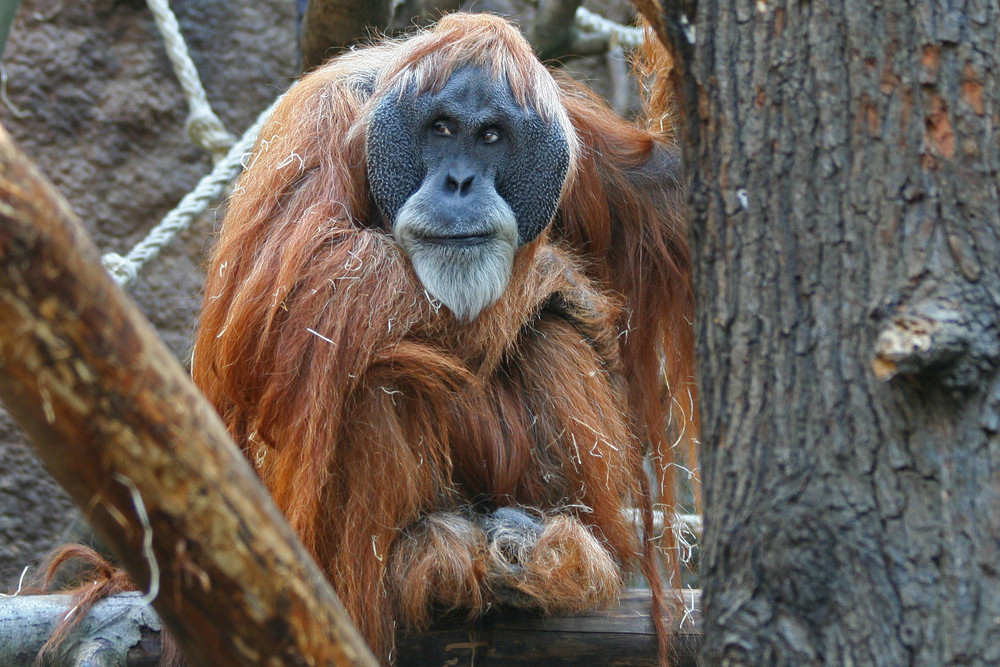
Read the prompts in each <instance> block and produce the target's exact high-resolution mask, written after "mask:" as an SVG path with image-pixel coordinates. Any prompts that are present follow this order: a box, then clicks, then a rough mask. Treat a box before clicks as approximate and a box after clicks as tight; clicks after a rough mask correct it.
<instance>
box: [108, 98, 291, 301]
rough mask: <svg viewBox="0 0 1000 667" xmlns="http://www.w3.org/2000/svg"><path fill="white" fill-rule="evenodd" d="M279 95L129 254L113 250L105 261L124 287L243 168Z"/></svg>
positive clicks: (117, 280)
mask: <svg viewBox="0 0 1000 667" xmlns="http://www.w3.org/2000/svg"><path fill="white" fill-rule="evenodd" d="M282 97H283V96H279V97H278V99H277V100H275V101H274V103H273V104H272V105H271V106H270V107H268V109H267V110H266V111H264V112H263V113H261V114H260V115H259V116H258V117H257V120H256V121H255V122H254V124H253V125H251V126H250V127H249V128H248V129H247V131H246V133H245V134H244V135H243V138H242V139H240V140H239V141H238V142H236V143H235V144H233V145H232V147H231V148H230V149H229V152H228V153H226V155H225V157H223V158H222V159H221V160H220V161H219V162H217V163H216V164H215V167H214V168H213V169H212V171H211V172H209V173H208V174H207V175H206V176H205V177H203V178H202V179H201V181H199V182H198V185H196V186H195V188H194V190H192V191H191V192H189V193H187V194H186V195H184V198H183V199H181V201H180V203H179V204H177V207H176V208H174V210H172V211H170V213H167V215H166V216H164V217H163V220H161V221H160V223H159V224H158V225H156V227H154V228H153V229H151V230H150V232H149V234H148V235H147V236H146V238H145V239H143V240H142V241H140V242H139V243H138V244H136V246H135V247H134V248H132V250H131V251H129V253H128V255H126V256H125V257H122V256H121V255H119V254H118V253H114V252H109V253H107V254H106V255H104V257H102V258H101V259H102V261H103V263H104V266H105V268H106V269H107V270H108V272H109V273H111V277H112V278H114V279H115V282H116V283H118V285H119V286H121V287H122V288H125V287H128V286H129V285H130V284H131V283H132V282H133V281H135V279H136V277H137V276H138V274H139V269H141V268H142V267H143V266H144V265H145V264H146V262H148V261H149V260H151V259H153V258H154V257H156V256H157V255H159V254H160V251H161V250H162V249H163V248H164V247H165V246H166V245H168V244H169V243H170V242H171V241H173V240H174V238H176V236H177V234H179V233H180V232H182V231H184V230H185V229H187V228H188V227H190V226H191V221H192V220H194V219H195V218H196V217H198V216H199V215H201V214H202V213H204V211H205V209H206V208H208V205H209V204H211V203H212V201H214V200H215V199H216V198H218V197H219V196H220V195H221V194H222V193H223V192H224V191H225V189H226V187H227V186H228V185H229V184H230V183H231V182H232V181H233V179H235V178H236V177H237V176H238V175H239V173H240V172H241V171H242V170H243V156H244V155H246V154H247V153H249V152H250V151H251V150H253V144H254V141H255V140H256V139H257V134H258V133H259V132H260V128H261V126H263V124H264V121H266V120H267V118H268V117H269V116H270V115H271V112H272V111H273V110H274V108H275V107H276V106H277V105H278V103H279V102H280V101H281V99H282Z"/></svg>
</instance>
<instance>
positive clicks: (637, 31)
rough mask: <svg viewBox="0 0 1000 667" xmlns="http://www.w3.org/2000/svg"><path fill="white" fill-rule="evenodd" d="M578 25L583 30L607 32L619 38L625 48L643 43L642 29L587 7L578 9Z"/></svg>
mask: <svg viewBox="0 0 1000 667" xmlns="http://www.w3.org/2000/svg"><path fill="white" fill-rule="evenodd" d="M576 25H577V27H578V28H580V30H581V31H582V32H606V33H611V34H613V35H614V36H615V37H617V38H618V45H619V46H621V47H622V48H623V49H634V48H636V47H637V46H639V45H640V44H642V29H641V28H631V27H629V26H624V25H622V24H620V23H615V22H614V21H612V20H610V19H606V18H604V17H603V16H601V15H600V14H595V13H594V12H592V11H590V10H589V9H587V8H585V7H579V8H577V10H576Z"/></svg>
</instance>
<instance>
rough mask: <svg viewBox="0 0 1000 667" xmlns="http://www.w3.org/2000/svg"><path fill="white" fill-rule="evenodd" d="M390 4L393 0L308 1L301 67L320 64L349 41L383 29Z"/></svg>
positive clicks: (391, 12) (302, 38)
mask: <svg viewBox="0 0 1000 667" xmlns="http://www.w3.org/2000/svg"><path fill="white" fill-rule="evenodd" d="M393 7H394V2H393V0H309V4H308V6H307V7H306V11H305V13H304V15H303V17H302V33H301V37H300V48H301V51H302V70H303V71H305V70H308V69H312V68H313V67H316V66H318V65H321V64H322V63H324V62H325V61H326V60H328V59H329V58H331V57H333V56H335V55H336V54H338V53H340V52H341V51H343V50H344V49H346V48H348V47H349V46H351V45H352V44H356V43H358V42H359V41H361V40H363V39H365V38H366V37H375V36H377V35H378V32H379V31H385V30H386V29H387V28H388V27H389V23H390V22H391V21H392V14H393ZM373 31H374V32H373Z"/></svg>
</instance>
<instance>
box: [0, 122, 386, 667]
mask: <svg viewBox="0 0 1000 667" xmlns="http://www.w3.org/2000/svg"><path fill="white" fill-rule="evenodd" d="M0 323H2V325H0V398H2V399H3V401H4V402H5V404H6V405H7V407H8V408H9V410H10V413H11V414H12V415H13V416H14V418H15V419H17V421H18V422H19V423H20V425H21V426H22V428H24V430H25V431H26V432H27V433H28V434H29V435H30V436H31V438H32V441H33V443H34V445H35V447H36V448H37V450H38V452H39V454H40V455H41V457H42V459H43V460H44V461H45V463H46V465H47V466H48V468H49V470H50V471H51V472H52V475H53V476H54V477H55V478H56V479H57V480H58V481H59V482H60V483H61V484H62V485H63V486H64V487H65V489H66V491H67V492H68V493H69V494H70V495H71V496H72V497H73V499H74V501H75V502H76V503H77V504H78V505H79V506H80V507H81V508H82V509H83V510H84V512H85V513H86V514H87V518H88V520H89V521H90V523H91V525H92V526H93V527H94V529H95V530H96V532H97V534H98V535H99V536H100V537H101V538H102V539H104V541H105V542H106V543H107V544H108V545H109V546H110V547H111V548H112V550H113V551H115V553H116V555H117V556H118V557H119V558H120V560H121V562H122V563H123V564H124V565H125V567H126V569H127V570H128V571H129V572H130V573H131V575H132V576H133V578H134V580H135V581H136V582H137V583H138V584H139V585H140V586H142V587H143V588H144V589H145V590H149V591H150V595H151V596H152V595H154V594H155V599H154V600H153V606H154V607H155V609H156V611H157V612H158V613H159V615H160V616H161V618H163V619H164V621H165V622H166V623H167V625H168V627H169V628H170V629H171V631H172V632H173V634H174V635H175V637H176V639H177V640H178V642H179V644H180V645H181V647H182V648H183V650H184V652H185V655H186V656H187V657H188V658H189V659H190V660H192V661H193V662H194V663H195V664H201V665H219V664H226V665H230V664H232V665H239V664H246V665H265V664H267V665H271V664H283V665H297V664H302V665H305V664H368V665H374V664H375V660H374V658H373V657H372V656H371V653H370V652H369V651H368V650H367V647H366V646H365V645H364V642H363V641H362V640H361V639H360V636H359V635H358V633H357V632H356V631H355V630H354V628H353V626H352V625H351V623H350V621H349V620H348V618H347V615H346V613H345V612H344V609H343V607H342V606H341V605H340V603H339V601H338V600H337V599H336V596H335V595H334V594H333V591H332V589H331V588H330V586H329V585H328V584H327V582H326V580H325V579H324V577H323V575H322V573H321V572H320V570H319V568H318V567H317V566H316V565H315V563H313V561H312V559H311V558H310V556H309V554H308V553H307V552H306V551H305V549H304V548H303V547H302V546H301V545H300V544H299V543H298V541H297V540H296V538H295V536H294V534H293V532H292V530H291V528H290V527H288V525H287V524H286V523H285V522H284V520H283V518H282V517H281V515H280V513H279V512H278V509H277V507H275V505H274V503H273V502H272V501H271V499H270V496H269V495H268V493H267V491H266V490H265V489H264V487H263V485H262V484H260V482H259V481H258V480H257V478H256V475H255V474H254V473H253V471H252V470H251V468H250V466H249V464H248V463H247V462H246V461H245V460H244V459H243V457H242V456H241V454H240V453H239V451H238V450H237V448H236V446H235V445H234V444H233V443H232V440H230V438H229V436H228V434H227V433H226V431H225V427H224V426H223V425H222V422H221V420H219V418H218V416H217V415H216V414H215V412H214V410H212V408H211V406H210V405H209V404H208V402H207V401H206V400H205V399H204V398H203V397H202V396H201V394H200V393H199V392H198V390H197V389H196V388H195V387H194V385H193V384H192V382H191V381H190V379H189V378H188V376H187V374H186V373H185V372H184V370H183V369H182V368H181V367H180V365H179V364H178V363H177V362H176V361H175V360H174V358H173V356H172V355H171V353H170V352H169V351H168V350H167V348H166V347H165V346H164V345H163V343H162V342H161V341H160V340H159V339H158V338H157V337H156V334H155V333H154V332H153V329H152V327H151V326H150V325H149V324H148V323H147V322H146V321H145V319H144V318H143V317H142V315H141V314H140V313H139V311H138V310H137V309H136V308H135V306H134V305H133V304H132V303H131V302H130V301H128V299H127V298H126V297H125V295H124V294H123V293H122V292H121V291H120V290H119V289H118V288H117V287H116V286H115V284H114V283H113V282H112V280H111V277H110V276H109V275H108V274H107V273H106V272H105V270H104V268H103V267H102V266H101V264H100V261H99V259H98V254H97V249H96V248H95V247H94V246H93V245H92V243H91V242H90V240H89V239H88V238H87V237H86V234H85V233H84V232H83V230H82V227H81V226H80V224H79V222H78V221H77V220H76V219H75V217H74V215H73V213H72V211H71V210H70V208H69V205H68V204H66V202H65V201H64V200H63V199H62V198H61V197H59V195H58V193H56V192H55V190H54V189H53V188H52V186H51V185H49V184H48V183H47V182H46V181H45V180H44V179H43V178H42V176H41V175H40V174H39V173H38V171H37V170H36V169H35V168H34V166H33V165H32V164H31V163H30V162H29V161H28V159H27V158H26V157H24V155H22V154H21V153H20V152H19V151H18V150H17V149H16V147H15V146H14V145H13V143H12V141H11V139H10V136H9V135H7V133H6V132H5V131H3V130H2V128H0Z"/></svg>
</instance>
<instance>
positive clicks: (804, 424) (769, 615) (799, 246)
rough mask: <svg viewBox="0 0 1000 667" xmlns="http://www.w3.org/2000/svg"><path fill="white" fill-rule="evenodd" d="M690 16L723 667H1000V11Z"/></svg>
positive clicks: (711, 506) (694, 234) (879, 6)
mask: <svg viewBox="0 0 1000 667" xmlns="http://www.w3.org/2000/svg"><path fill="white" fill-rule="evenodd" d="M695 4H697V15H696V16H694V15H688V16H687V17H686V18H687V19H689V21H688V25H685V22H684V20H683V19H684V17H683V16H682V14H683V11H682V10H683V9H684V8H688V9H690V8H693V7H694V5H695ZM664 9H665V11H664V16H665V18H666V19H667V21H668V22H669V24H670V25H668V26H667V33H668V34H669V35H671V37H672V45H673V50H674V52H675V54H679V55H680V58H681V61H680V64H681V69H680V71H679V78H680V79H681V84H682V85H681V90H682V91H683V98H684V99H683V108H684V111H685V117H686V131H685V133H684V135H683V140H684V144H685V145H684V157H685V163H686V169H687V179H688V188H689V205H690V212H689V218H690V221H691V240H692V245H693V254H694V265H695V274H694V283H695V290H696V298H697V303H698V315H697V324H696V330H697V334H698V341H699V342H698V356H699V381H700V384H701V388H700V395H701V397H702V415H703V433H702V442H703V448H702V453H701V457H702V458H701V474H702V479H703V489H704V505H705V530H704V542H703V551H702V562H701V575H702V584H703V589H704V610H703V611H704V648H703V653H702V658H703V660H704V662H705V664H709V665H718V664H728V665H805V664H814V665H818V664H827V665H847V664H857V665H893V666H895V665H948V664H963V665H993V664H1000V624H997V622H996V619H997V618H998V617H1000V477H998V474H997V471H998V470H1000V434H998V431H1000V377H998V373H997V368H998V360H1000V323H998V322H1000V205H998V199H1000V195H998V170H1000V141H998V134H997V133H998V129H997V128H998V127H1000V115H998V114H1000V78H998V75H997V72H1000V50H998V44H1000V9H998V6H997V4H996V3H995V2H991V3H987V2H968V3H942V2H936V1H931V0H908V1H906V2H903V1H902V0H882V1H881V2H875V3H869V2H857V1H854V0H851V1H846V0H814V1H812V2H797V1H791V0H767V1H764V0H759V1H753V2H752V1H750V0H725V1H723V0H712V1H709V0H702V1H701V2H698V3H695V2H692V1H690V0H688V1H687V2H683V3H681V2H677V3H674V2H665V3H664ZM691 27H693V28H694V29H693V30H692V29H691Z"/></svg>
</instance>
